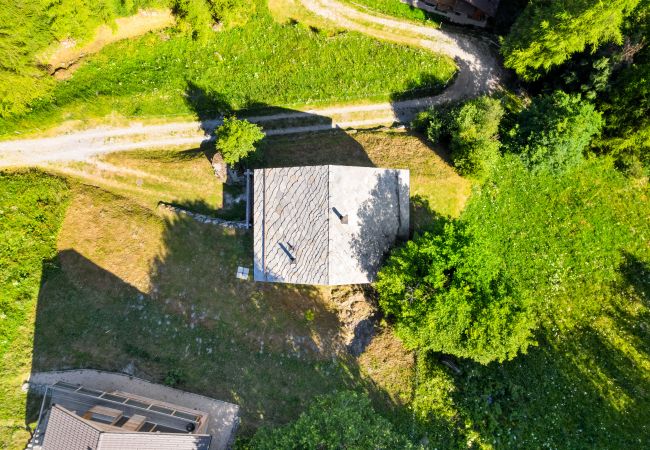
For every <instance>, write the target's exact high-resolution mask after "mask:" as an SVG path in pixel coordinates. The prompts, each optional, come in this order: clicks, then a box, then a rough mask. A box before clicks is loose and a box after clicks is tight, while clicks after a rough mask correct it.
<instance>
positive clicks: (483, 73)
mask: <svg viewBox="0 0 650 450" xmlns="http://www.w3.org/2000/svg"><path fill="white" fill-rule="evenodd" d="M300 1H301V2H302V4H303V6H304V7H305V8H306V9H308V10H309V11H310V12H311V13H313V14H314V15H316V16H318V17H320V18H321V19H322V20H324V21H329V22H331V23H332V24H334V25H336V26H337V27H341V28H346V29H349V30H354V31H358V32H361V33H365V34H368V35H370V36H373V37H375V38H378V39H382V40H388V41H392V42H398V43H404V44H409V45H414V46H418V47H421V48H425V49H428V50H430V51H432V52H436V53H444V54H446V55H449V56H451V57H453V58H454V60H455V61H456V64H457V65H458V67H459V73H458V75H457V77H456V78H455V80H454V82H453V84H452V85H451V86H449V87H448V88H447V89H446V90H445V91H444V92H443V93H442V94H440V95H437V96H431V97H424V98H419V99H414V100H404V101H395V102H384V103H375V104H363V105H348V106H340V107H330V108H321V109H308V110H304V111H297V112H291V113H279V114H272V115H265V116H254V117H248V119H249V120H250V121H252V122H256V123H259V124H260V125H262V126H263V127H264V129H265V131H266V133H267V135H286V134H294V133H305V132H314V131H322V130H328V129H332V128H368V127H373V126H381V125H392V124H394V123H406V122H408V121H409V120H411V119H412V117H413V116H414V114H415V113H416V112H417V111H421V110H423V109H425V108H427V107H429V106H432V105H436V104H441V103H446V102H450V101H454V100H459V99H462V98H468V97H475V96H477V95H480V94H483V93H487V92H491V91H493V90H494V89H496V88H497V87H498V85H499V82H500V79H501V76H502V73H501V70H500V66H499V64H498V62H497V59H496V57H495V55H494V52H493V50H492V48H491V47H490V45H489V43H488V42H486V41H484V40H481V39H479V38H476V37H474V36H468V35H464V34H463V35H460V34H456V33H451V32H446V31H441V30H437V29H433V28H431V27H425V26H420V25H417V24H413V23H411V22H406V21H401V20H397V19H392V18H388V17H383V16H376V15H373V14H368V13H365V12H362V11H359V10H357V9H355V8H353V7H350V6H347V5H344V4H342V3H340V2H338V1H336V0H300ZM314 120H316V121H317V122H318V123H316V124H314V123H313V122H314ZM301 121H302V123H303V124H301ZM219 124H220V120H219V119H218V118H215V119H214V120H209V121H205V122H202V123H201V122H197V121H192V122H175V123H167V124H163V125H145V124H142V123H133V124H131V125H129V126H126V127H105V128H95V129H91V130H85V131H80V132H73V133H69V134H64V135H60V136H55V137H48V138H42V139H23V140H14V141H3V142H0V167H3V166H5V167H6V166H30V165H38V164H41V163H45V162H48V161H75V160H79V161H81V160H86V159H88V158H90V157H92V156H95V155H98V154H102V153H108V152H114V151H123V150H135V149H144V148H160V147H172V146H195V145H199V144H201V143H202V142H203V141H205V140H209V139H213V138H214V136H213V135H212V132H213V131H214V129H215V127H216V126H218V125H219Z"/></svg>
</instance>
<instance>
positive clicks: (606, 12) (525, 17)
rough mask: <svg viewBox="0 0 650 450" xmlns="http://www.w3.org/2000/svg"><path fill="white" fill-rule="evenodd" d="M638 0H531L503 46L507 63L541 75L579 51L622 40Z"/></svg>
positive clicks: (527, 75)
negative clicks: (630, 14)
mask: <svg viewBox="0 0 650 450" xmlns="http://www.w3.org/2000/svg"><path fill="white" fill-rule="evenodd" d="M638 3H639V0H617V1H609V2H608V1H593V0H564V1H548V0H531V2H530V3H529V4H528V6H527V7H526V9H525V10H524V12H523V13H522V14H521V16H519V18H518V19H517V21H516V22H515V24H514V25H513V26H512V28H511V30H510V33H509V34H508V35H507V36H506V38H505V39H504V41H503V45H502V49H501V50H502V53H503V55H504V57H505V65H506V67H509V68H511V69H514V70H515V71H516V72H517V74H518V75H519V76H521V77H522V78H524V79H526V80H533V79H536V78H538V77H539V76H540V75H541V74H542V73H544V72H546V71H548V70H549V69H550V68H552V67H553V66H557V65H559V64H562V63H563V62H565V61H566V60H567V59H569V57H570V56H571V55H572V54H574V53H577V52H581V51H583V50H585V48H587V46H590V47H591V48H594V49H595V48H596V47H598V46H599V45H601V44H602V43H604V42H618V43H620V42H621V41H622V35H621V25H622V23H623V20H624V18H625V17H626V16H627V15H628V14H629V13H630V12H631V11H632V10H633V9H634V8H635V6H636V5H637V4H638Z"/></svg>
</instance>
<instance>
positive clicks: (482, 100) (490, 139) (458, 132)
mask: <svg viewBox="0 0 650 450" xmlns="http://www.w3.org/2000/svg"><path fill="white" fill-rule="evenodd" d="M503 114H504V111H503V107H502V106H501V103H500V102H499V100H496V99H493V98H490V97H485V96H484V97H478V98H476V99H473V100H470V101H468V102H466V103H465V104H463V105H462V106H461V107H460V108H459V109H458V110H456V111H455V112H454V113H452V119H451V120H450V134H451V143H450V148H451V158H452V161H453V163H454V166H456V167H457V168H458V170H459V171H460V172H461V173H462V174H465V175H472V176H474V177H476V178H479V179H481V178H485V177H487V176H488V175H489V174H490V172H491V171H492V169H493V167H494V165H495V164H496V162H497V161H498V159H499V148H500V146H501V144H500V142H499V137H498V131H499V123H500V121H501V118H502V117H503Z"/></svg>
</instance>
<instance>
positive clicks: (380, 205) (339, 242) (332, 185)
mask: <svg viewBox="0 0 650 450" xmlns="http://www.w3.org/2000/svg"><path fill="white" fill-rule="evenodd" d="M253 218H254V253H255V259H254V278H255V280H256V281H270V282H283V283H299V284H320V285H338V284H357V283H369V282H372V281H373V280H374V278H375V275H376V272H377V270H378V268H379V265H380V263H381V261H382V259H383V257H384V255H385V253H386V252H387V251H388V250H389V249H390V247H391V246H392V245H393V243H394V242H395V240H396V238H398V237H399V238H407V237H408V230H409V171H408V170H399V169H379V168H369V167H349V166H332V165H329V166H305V167H284V168H274V169H259V170H255V172H254V212H253Z"/></svg>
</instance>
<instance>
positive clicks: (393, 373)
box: [359, 328, 415, 405]
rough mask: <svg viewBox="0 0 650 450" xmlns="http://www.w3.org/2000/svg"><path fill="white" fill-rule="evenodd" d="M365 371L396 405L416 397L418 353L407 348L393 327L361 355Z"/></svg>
mask: <svg viewBox="0 0 650 450" xmlns="http://www.w3.org/2000/svg"><path fill="white" fill-rule="evenodd" d="M359 365H360V366H361V367H362V368H363V372H364V373H365V374H366V375H367V376H368V377H370V379H371V380H372V381H373V382H374V383H375V384H376V385H377V386H378V387H379V388H380V389H381V390H382V391H384V392H385V393H386V394H387V395H388V396H389V397H390V399H391V400H392V402H393V403H395V404H397V405H406V404H408V403H410V402H411V400H412V398H413V383H414V381H415V380H414V378H415V356H414V354H413V352H411V351H408V350H406V349H405V348H404V346H403V344H402V342H401V341H400V340H399V339H398V338H397V336H395V334H394V332H393V330H392V329H391V328H382V330H381V331H380V332H379V333H378V334H377V335H376V336H375V337H374V338H373V340H372V342H371V343H370V345H369V346H368V348H366V351H365V352H364V353H363V354H362V355H361V356H360V357H359Z"/></svg>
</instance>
